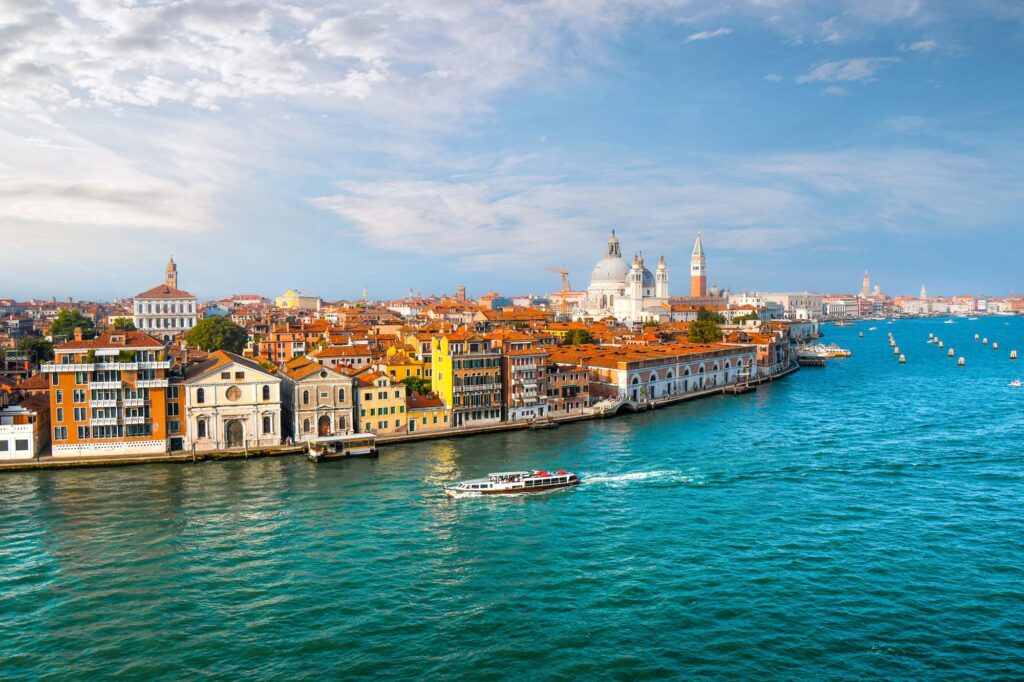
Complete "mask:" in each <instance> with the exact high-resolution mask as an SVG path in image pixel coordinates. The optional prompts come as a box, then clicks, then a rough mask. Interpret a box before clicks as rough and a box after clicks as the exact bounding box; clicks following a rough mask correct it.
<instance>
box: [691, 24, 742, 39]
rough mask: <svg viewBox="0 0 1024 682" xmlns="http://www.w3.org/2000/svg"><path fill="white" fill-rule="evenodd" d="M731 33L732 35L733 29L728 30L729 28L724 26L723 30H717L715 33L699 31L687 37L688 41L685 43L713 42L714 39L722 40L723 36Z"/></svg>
mask: <svg viewBox="0 0 1024 682" xmlns="http://www.w3.org/2000/svg"><path fill="white" fill-rule="evenodd" d="M730 33H732V29H731V28H728V27H727V26H723V27H722V28H716V29H714V30H713V31H699V32H697V33H691V34H690V35H688V36H686V40H685V41H684V42H687V43H692V42H696V41H699V40H712V39H714V38H721V37H722V36H727V35H729V34H730Z"/></svg>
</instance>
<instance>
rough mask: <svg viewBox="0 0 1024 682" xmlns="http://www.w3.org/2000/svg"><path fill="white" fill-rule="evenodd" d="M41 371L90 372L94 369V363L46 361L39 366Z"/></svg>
mask: <svg viewBox="0 0 1024 682" xmlns="http://www.w3.org/2000/svg"><path fill="white" fill-rule="evenodd" d="M39 369H40V370H41V371H43V372H92V371H93V370H95V369H96V365H95V364H94V363H89V364H86V363H77V364H76V363H63V364H62V363H57V362H47V363H44V364H43V365H42V366H41V367H40V368H39Z"/></svg>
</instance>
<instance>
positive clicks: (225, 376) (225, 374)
mask: <svg viewBox="0 0 1024 682" xmlns="http://www.w3.org/2000/svg"><path fill="white" fill-rule="evenodd" d="M220 378H221V379H230V378H231V372H221V373H220Z"/></svg>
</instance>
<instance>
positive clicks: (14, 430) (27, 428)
mask: <svg viewBox="0 0 1024 682" xmlns="http://www.w3.org/2000/svg"><path fill="white" fill-rule="evenodd" d="M33 428H35V425H34V424H0V434H4V435H13V436H20V435H24V434H31V433H32V429H33Z"/></svg>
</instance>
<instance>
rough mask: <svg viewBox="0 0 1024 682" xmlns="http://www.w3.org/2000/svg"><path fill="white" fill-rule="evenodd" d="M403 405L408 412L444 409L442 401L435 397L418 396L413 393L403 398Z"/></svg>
mask: <svg viewBox="0 0 1024 682" xmlns="http://www.w3.org/2000/svg"><path fill="white" fill-rule="evenodd" d="M405 405H406V407H407V408H408V409H410V410H422V409H427V408H435V409H436V408H438V407H444V401H443V400H441V399H440V398H439V397H437V396H436V395H420V394H419V393H417V392H416V391H413V392H412V393H410V394H409V395H407V396H406V397H405Z"/></svg>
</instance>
